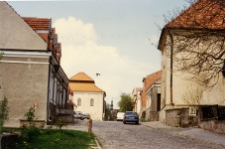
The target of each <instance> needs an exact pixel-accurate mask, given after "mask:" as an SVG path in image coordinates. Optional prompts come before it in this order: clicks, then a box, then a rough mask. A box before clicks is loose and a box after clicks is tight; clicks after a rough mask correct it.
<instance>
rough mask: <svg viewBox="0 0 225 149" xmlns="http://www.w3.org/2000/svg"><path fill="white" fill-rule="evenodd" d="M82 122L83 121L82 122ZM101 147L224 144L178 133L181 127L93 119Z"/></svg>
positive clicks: (182, 148)
mask: <svg viewBox="0 0 225 149" xmlns="http://www.w3.org/2000/svg"><path fill="white" fill-rule="evenodd" d="M83 124H84V122H83ZM92 130H93V133H94V135H95V136H96V138H97V140H98V142H99V144H100V145H101V147H102V149H149V148H152V149H186V148H187V149H189V148H191V149H222V148H225V146H222V145H219V144H216V143H213V142H209V141H205V140H202V139H196V138H192V137H189V136H185V135H182V134H180V133H178V132H179V131H183V130H184V129H183V128H168V129H165V128H164V129H159V128H158V129H156V128H151V127H147V126H144V125H141V124H140V125H135V124H123V122H121V121H119V122H117V121H93V128H92Z"/></svg>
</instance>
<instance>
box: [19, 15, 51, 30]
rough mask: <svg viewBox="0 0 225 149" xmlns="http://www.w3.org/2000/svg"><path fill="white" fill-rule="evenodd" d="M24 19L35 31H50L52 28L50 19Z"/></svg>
mask: <svg viewBox="0 0 225 149" xmlns="http://www.w3.org/2000/svg"><path fill="white" fill-rule="evenodd" d="M22 18H23V20H24V21H25V22H26V23H27V24H28V25H29V26H30V27H31V28H32V29H33V30H49V29H50V27H51V19H48V18H26V17H22Z"/></svg>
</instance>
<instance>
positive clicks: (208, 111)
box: [200, 105, 225, 120]
mask: <svg viewBox="0 0 225 149" xmlns="http://www.w3.org/2000/svg"><path fill="white" fill-rule="evenodd" d="M200 109H201V115H200V120H213V119H215V120H225V106H219V105H209V106H200Z"/></svg>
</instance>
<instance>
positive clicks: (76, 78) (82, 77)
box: [70, 72, 95, 83]
mask: <svg viewBox="0 0 225 149" xmlns="http://www.w3.org/2000/svg"><path fill="white" fill-rule="evenodd" d="M70 82H86V83H95V82H94V80H93V79H92V78H91V77H89V76H88V75H87V74H85V73H84V72H79V73H77V74H76V75H74V76H72V77H71V78H70Z"/></svg>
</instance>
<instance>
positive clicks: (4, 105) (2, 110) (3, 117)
mask: <svg viewBox="0 0 225 149" xmlns="http://www.w3.org/2000/svg"><path fill="white" fill-rule="evenodd" d="M8 115H9V107H8V99H7V98H6V97H4V99H3V100H2V101H0V132H2V130H3V126H4V123H5V122H6V121H7V120H8V119H9V117H8Z"/></svg>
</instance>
